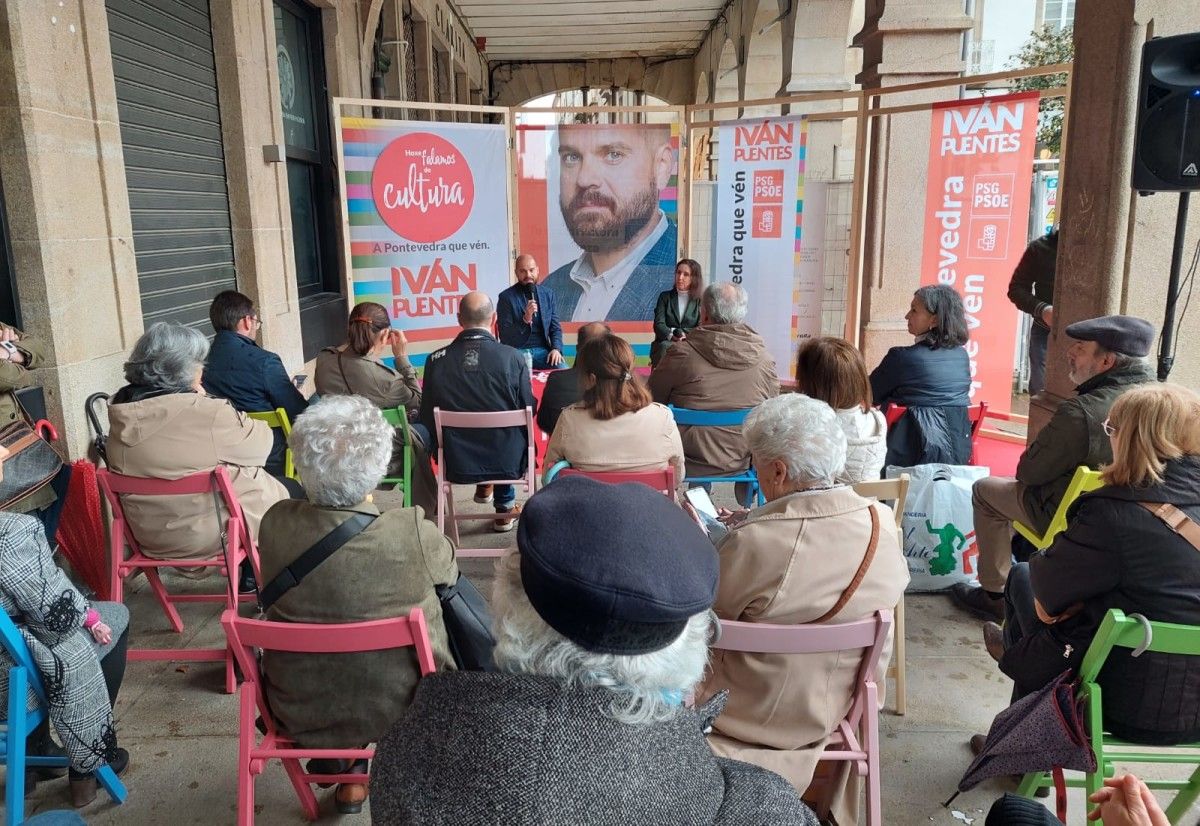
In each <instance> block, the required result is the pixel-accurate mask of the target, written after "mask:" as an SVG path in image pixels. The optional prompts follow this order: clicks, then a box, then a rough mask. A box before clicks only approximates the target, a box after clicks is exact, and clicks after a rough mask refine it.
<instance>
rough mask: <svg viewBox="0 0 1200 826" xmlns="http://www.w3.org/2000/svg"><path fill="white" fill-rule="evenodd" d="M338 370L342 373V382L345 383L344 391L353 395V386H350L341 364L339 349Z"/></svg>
mask: <svg viewBox="0 0 1200 826" xmlns="http://www.w3.org/2000/svg"><path fill="white" fill-rule="evenodd" d="M338 372H339V373H341V374H342V384H344V385H346V393H347V394H348V395H351V396H353V395H355V393H354V388H352V387H351V386H350V379H348V378H346V368H345V367H343V366H342V353H341V351H340V350H339V351H338Z"/></svg>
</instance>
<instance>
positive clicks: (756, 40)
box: [744, 3, 787, 115]
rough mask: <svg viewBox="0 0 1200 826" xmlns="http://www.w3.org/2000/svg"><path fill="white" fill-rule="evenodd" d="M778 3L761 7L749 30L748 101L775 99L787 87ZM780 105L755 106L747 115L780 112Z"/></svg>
mask: <svg viewBox="0 0 1200 826" xmlns="http://www.w3.org/2000/svg"><path fill="white" fill-rule="evenodd" d="M780 11H781V9H780V6H779V4H778V3H763V4H762V5H760V6H759V7H758V11H757V13H756V14H755V16H754V23H753V25H752V26H751V27H750V31H749V32H747V33H746V34H747V36H748V37H749V41H750V42H749V46H748V48H747V51H746V82H745V92H744V97H745V99H746V100H754V99H756V98H772V97H777V96H778V95H779V94H780V89H781V88H785V87H786V85H787V84H786V83H785V82H784V78H783V26H782V22H783V21H782V20H781V19H779V18H780ZM778 111H779V108H778V107H775V106H772V107H757V108H755V107H752V108H750V109H748V110H746V114H748V115H759V114H762V115H772V114H777V113H778Z"/></svg>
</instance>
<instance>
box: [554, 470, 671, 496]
mask: <svg viewBox="0 0 1200 826" xmlns="http://www.w3.org/2000/svg"><path fill="white" fill-rule="evenodd" d="M559 476H586V477H587V478H588V479H595V480H596V481H597V482H607V483H608V484H610V485H620V484H622V483H624V482H637V483H640V484H643V485H646V486H648V487H651V488H653V489H654V490H656V491H658V492H659V493H662V494H665V495H666V496H667V498H668V499H670V500H671V501H674V500H675V469H674V468H672V467H670V466H668V467H665V468H663V469H662V470H604V471H601V470H579V469H578V468H573V467H571V465H570V464H569V463H568V462H565V461H563V462H557V463H556V464H555V465H554V467H552V468H550V469H549V470H548V471H546V474H545V478H544V480H543V482H542V484H543V485H548V484H550V483H551V482H553V481H554V480H555V479H557V478H558V477H559Z"/></svg>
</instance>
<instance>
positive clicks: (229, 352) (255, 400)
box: [204, 330, 308, 476]
mask: <svg viewBox="0 0 1200 826" xmlns="http://www.w3.org/2000/svg"><path fill="white" fill-rule="evenodd" d="M204 390H205V392H206V393H208V395H210V396H216V397H217V398H221V399H229V402H230V404H232V405H233V407H234V409H236V410H240V411H242V412H243V413H258V412H261V411H266V410H274V409H275V408H277V407H282V408H283V409H284V410H286V411H287V414H288V419H290V420H291V421H292V422H293V423H294V422H295V421H296V417H297V416H299V415H300V414H301V413H303V412H304V410H305V408H307V407H308V401H307V400H306V399H305V398H304V396H303V395H301V394H300V391H299V390H297V389H296V386H295V385H294V384H292V380H291V378H290V377H289V376H288V374H287V371H286V370H284V369H283V362H282V361H280V359H279V356H277V355H275V354H274V353H272V352H271V351H270V350H264V349H263V348H261V347H259V346H258V344H257V343H255V342H254V341H253V340H251V339H248V338H246V337H245V336H243V335H239V334H238V333H235V332H233V331H232V330H218V331H217V336H216V338H214V339H213V343H212V347H210V348H209V351H208V363H207V364H206V365H205V366H204ZM286 448H287V442H286V440H285V439H284V437H283V431H282V430H278V429H276V430H275V444H274V446H273V447H272V448H271V455H270V457H268V459H267V464H266V468H267V471H268V472H269V473H272V474H275V475H277V476H278V475H282V474H283V453H284V450H285V449H286Z"/></svg>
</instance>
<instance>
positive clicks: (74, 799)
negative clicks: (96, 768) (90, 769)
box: [70, 775, 96, 809]
mask: <svg viewBox="0 0 1200 826" xmlns="http://www.w3.org/2000/svg"><path fill="white" fill-rule="evenodd" d="M70 785H71V805H72V806H74V807H75V808H76V809H82V808H83V807H84V806H86V805H87V804H89V803H91V802H92V801H93V800H95V799H96V777H95V776H94V775H88V776H87V777H83V778H79V779H78V780H77V779H75V778H71V781H70Z"/></svg>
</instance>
